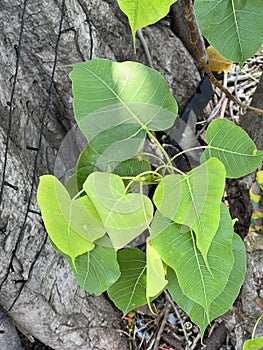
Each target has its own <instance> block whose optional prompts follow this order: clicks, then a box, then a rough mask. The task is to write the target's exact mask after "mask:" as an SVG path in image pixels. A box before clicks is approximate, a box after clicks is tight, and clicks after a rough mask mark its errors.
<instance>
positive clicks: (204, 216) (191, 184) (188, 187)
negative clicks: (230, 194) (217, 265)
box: [153, 158, 225, 258]
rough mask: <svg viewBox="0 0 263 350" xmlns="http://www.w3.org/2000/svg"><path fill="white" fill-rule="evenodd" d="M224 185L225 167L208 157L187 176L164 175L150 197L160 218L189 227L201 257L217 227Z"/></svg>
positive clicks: (205, 253)
mask: <svg viewBox="0 0 263 350" xmlns="http://www.w3.org/2000/svg"><path fill="white" fill-rule="evenodd" d="M224 186H225V168H224V166H223V164H222V163H221V162H220V161H219V160H218V159H216V158H211V159H210V160H208V161H207V162H206V163H204V164H202V165H200V166H198V167H196V168H195V169H193V170H191V171H190V172H189V173H188V175H174V174H173V175H168V176H165V177H164V178H163V179H162V180H161V182H160V183H159V185H158V187H157V189H156V191H155V193H154V196H153V201H154V203H155V205H156V207H157V209H158V210H159V211H160V212H161V213H162V215H164V216H165V217H167V218H169V219H171V220H173V221H174V222H176V223H179V224H183V225H186V226H189V227H191V228H193V230H194V232H195V234H196V240H197V248H198V249H199V250H200V252H201V254H202V255H203V257H204V258H205V257H206V255H207V252H208V249H209V247H210V245H211V242H212V240H213V237H214V235H215V234H216V231H217V228H218V225H219V219H220V202H221V199H222V196H223V191H224Z"/></svg>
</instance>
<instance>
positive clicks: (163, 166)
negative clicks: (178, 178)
mask: <svg viewBox="0 0 263 350" xmlns="http://www.w3.org/2000/svg"><path fill="white" fill-rule="evenodd" d="M162 168H165V169H169V168H171V167H170V165H167V164H165V165H160V166H159V167H158V168H157V169H156V171H159V170H160V169H162ZM172 169H173V172H172V173H174V170H175V171H177V172H178V173H179V174H181V175H184V176H187V174H186V173H184V172H183V171H182V170H180V169H178V168H176V167H174V166H172Z"/></svg>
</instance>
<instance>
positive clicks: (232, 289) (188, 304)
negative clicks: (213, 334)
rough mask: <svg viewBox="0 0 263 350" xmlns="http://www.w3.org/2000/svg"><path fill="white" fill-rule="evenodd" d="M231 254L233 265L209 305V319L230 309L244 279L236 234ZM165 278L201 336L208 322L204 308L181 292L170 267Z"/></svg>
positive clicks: (242, 252) (243, 259) (243, 253)
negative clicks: (221, 288)
mask: <svg viewBox="0 0 263 350" xmlns="http://www.w3.org/2000/svg"><path fill="white" fill-rule="evenodd" d="M233 254H234V265H233V268H232V271H231V273H230V276H229V279H228V282H227V284H226V286H225V288H224V289H223V291H222V292H221V294H220V295H219V296H218V297H217V298H216V299H215V300H213V301H212V303H211V305H210V308H209V319H210V321H212V320H213V319H215V318H217V317H218V316H220V315H223V314H224V313H225V312H226V311H228V310H229V309H230V307H231V306H232V305H233V303H234V301H235V299H236V297H237V295H238V293H239V291H240V288H241V286H242V283H243V281H244V277H245V272H246V251H245V248H244V243H243V241H242V239H241V238H240V237H239V236H238V235H236V234H234V236H233ZM167 279H168V286H167V289H168V290H169V292H170V294H171V295H172V297H173V299H174V301H175V302H176V303H177V304H178V305H179V306H180V307H181V308H182V309H183V310H184V311H185V312H186V313H187V314H188V315H189V316H190V318H191V320H192V321H193V322H194V323H195V324H197V325H198V326H199V328H200V330H201V334H202V336H203V335H204V332H205V329H206V327H207V326H208V324H209V321H208V319H207V315H206V312H205V309H204V308H203V307H202V306H201V305H200V304H198V303H196V302H194V301H193V300H191V299H189V298H188V297H187V296H186V295H185V294H184V293H183V292H182V289H181V288H180V285H179V283H178V279H177V277H176V273H175V272H174V270H172V269H171V268H168V273H167Z"/></svg>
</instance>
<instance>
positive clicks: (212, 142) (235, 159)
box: [201, 119, 263, 178]
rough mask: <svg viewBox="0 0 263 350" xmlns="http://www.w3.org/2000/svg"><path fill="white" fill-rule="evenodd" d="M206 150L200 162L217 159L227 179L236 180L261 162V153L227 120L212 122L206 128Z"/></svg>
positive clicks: (239, 129)
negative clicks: (223, 168) (223, 167)
mask: <svg viewBox="0 0 263 350" xmlns="http://www.w3.org/2000/svg"><path fill="white" fill-rule="evenodd" d="M206 138H207V142H208V146H209V147H208V148H207V149H206V150H205V151H204V153H203V154H202V157H201V160H202V161H205V160H207V159H209V158H210V157H217V158H218V159H219V160H220V161H221V162H222V163H223V164H224V166H225V168H226V176H227V177H228V178H238V177H241V176H244V175H247V174H249V173H251V172H252V171H254V170H255V169H256V168H257V167H259V165H260V164H261V162H262V159H263V152H262V151H257V148H256V145H255V144H254V142H253V141H252V140H251V138H250V137H249V136H248V134H247V133H246V132H245V131H244V130H243V129H241V128H240V127H239V126H237V125H236V124H234V123H232V122H230V121H229V120H227V119H217V120H214V121H213V122H212V123H210V125H209V126H208V129H207V133H206Z"/></svg>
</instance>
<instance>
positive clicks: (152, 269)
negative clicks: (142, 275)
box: [146, 240, 167, 300]
mask: <svg viewBox="0 0 263 350" xmlns="http://www.w3.org/2000/svg"><path fill="white" fill-rule="evenodd" d="M146 264H147V287H146V297H147V300H150V298H151V297H155V296H156V295H158V294H159V293H160V292H161V291H162V290H163V289H164V288H165V286H166V284H167V280H166V279H165V277H164V268H163V262H162V260H161V258H160V255H159V254H158V253H157V251H156V250H155V249H154V248H153V247H152V245H151V242H150V241H149V240H148V241H147V247H146Z"/></svg>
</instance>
